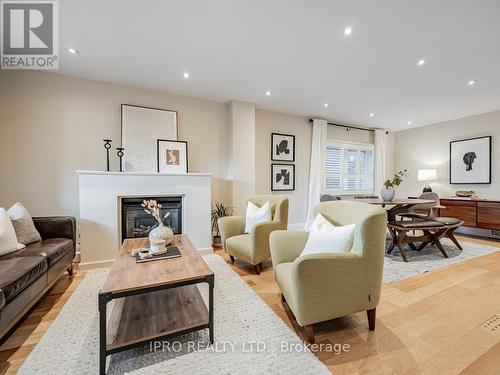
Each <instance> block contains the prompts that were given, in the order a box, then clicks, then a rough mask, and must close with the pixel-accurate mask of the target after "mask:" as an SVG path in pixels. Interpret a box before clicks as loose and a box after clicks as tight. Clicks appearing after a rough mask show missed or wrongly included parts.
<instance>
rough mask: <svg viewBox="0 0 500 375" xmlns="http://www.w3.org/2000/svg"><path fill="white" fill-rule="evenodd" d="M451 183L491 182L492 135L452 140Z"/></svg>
mask: <svg viewBox="0 0 500 375" xmlns="http://www.w3.org/2000/svg"><path fill="white" fill-rule="evenodd" d="M450 184H491V136H486V137H477V138H469V139H462V140H459V141H451V142H450Z"/></svg>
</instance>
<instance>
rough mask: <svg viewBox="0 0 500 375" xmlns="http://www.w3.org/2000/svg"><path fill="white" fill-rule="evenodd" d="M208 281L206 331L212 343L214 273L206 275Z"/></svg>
mask: <svg viewBox="0 0 500 375" xmlns="http://www.w3.org/2000/svg"><path fill="white" fill-rule="evenodd" d="M207 282H208V332H209V334H210V343H212V344H213V343H214V275H211V276H209V277H207Z"/></svg>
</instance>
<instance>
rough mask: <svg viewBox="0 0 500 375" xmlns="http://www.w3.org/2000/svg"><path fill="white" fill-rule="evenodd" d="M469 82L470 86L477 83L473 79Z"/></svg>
mask: <svg viewBox="0 0 500 375" xmlns="http://www.w3.org/2000/svg"><path fill="white" fill-rule="evenodd" d="M467 84H468V85H469V86H473V85H475V84H476V81H472V80H471V81H469V82H467Z"/></svg>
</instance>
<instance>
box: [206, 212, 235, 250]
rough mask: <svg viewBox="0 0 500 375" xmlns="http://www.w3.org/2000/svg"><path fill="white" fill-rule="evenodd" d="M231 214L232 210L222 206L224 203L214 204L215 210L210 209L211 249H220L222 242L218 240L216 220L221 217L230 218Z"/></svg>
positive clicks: (218, 233)
mask: <svg viewBox="0 0 500 375" xmlns="http://www.w3.org/2000/svg"><path fill="white" fill-rule="evenodd" d="M232 214H233V209H232V208H231V207H228V206H226V205H224V203H216V204H215V208H214V209H212V215H211V218H212V233H213V234H214V236H213V247H217V248H220V247H222V240H221V238H220V232H219V226H218V225H217V220H219V219H220V218H221V217H226V216H231V215H232Z"/></svg>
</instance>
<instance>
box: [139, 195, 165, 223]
mask: <svg viewBox="0 0 500 375" xmlns="http://www.w3.org/2000/svg"><path fill="white" fill-rule="evenodd" d="M141 206H142V207H144V211H146V212H147V213H148V214H150V215H151V216H153V217H154V218H155V219H156V221H157V222H158V224H160V225H162V224H163V220H165V219H166V218H167V217H168V216H169V215H170V212H167V213H166V214H165V215H164V216H163V217H162V215H161V204H159V203H158V202H157V201H155V200H154V199H145V200H143V201H142V203H141Z"/></svg>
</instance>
